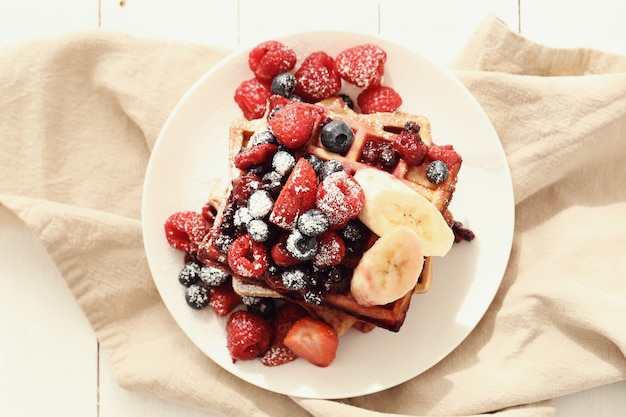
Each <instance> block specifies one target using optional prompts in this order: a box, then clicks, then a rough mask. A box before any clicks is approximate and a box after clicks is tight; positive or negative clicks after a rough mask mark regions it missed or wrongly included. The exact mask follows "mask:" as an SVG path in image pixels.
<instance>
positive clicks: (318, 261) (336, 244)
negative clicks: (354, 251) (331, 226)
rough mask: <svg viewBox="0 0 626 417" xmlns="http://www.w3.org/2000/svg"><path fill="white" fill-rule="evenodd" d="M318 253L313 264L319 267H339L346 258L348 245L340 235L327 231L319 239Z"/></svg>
mask: <svg viewBox="0 0 626 417" xmlns="http://www.w3.org/2000/svg"><path fill="white" fill-rule="evenodd" d="M317 240H318V243H317V252H316V253H315V256H313V263H314V264H315V265H317V266H333V265H339V264H340V263H341V261H343V258H344V257H345V256H346V244H345V242H344V241H343V239H342V237H341V236H340V235H339V233H337V232H335V231H334V230H327V231H326V232H324V233H322V234H321V235H319V236H318V237H317Z"/></svg>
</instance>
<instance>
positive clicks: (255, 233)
mask: <svg viewBox="0 0 626 417" xmlns="http://www.w3.org/2000/svg"><path fill="white" fill-rule="evenodd" d="M248 234H249V235H250V237H251V238H252V240H254V241H255V242H266V241H268V240H269V238H270V235H271V233H270V228H269V226H268V225H267V223H265V222H264V221H263V220H260V219H253V220H251V221H250V222H249V223H248Z"/></svg>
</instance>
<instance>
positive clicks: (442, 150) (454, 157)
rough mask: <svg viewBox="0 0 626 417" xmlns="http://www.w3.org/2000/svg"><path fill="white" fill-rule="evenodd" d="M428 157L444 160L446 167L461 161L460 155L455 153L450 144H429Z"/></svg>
mask: <svg viewBox="0 0 626 417" xmlns="http://www.w3.org/2000/svg"><path fill="white" fill-rule="evenodd" d="M428 158H429V159H431V160H433V161H436V160H440V161H443V162H445V164H446V165H447V166H448V168H451V167H452V166H453V165H454V164H457V163H459V162H461V155H459V154H458V153H456V151H455V150H454V148H453V147H452V145H431V146H429V147H428Z"/></svg>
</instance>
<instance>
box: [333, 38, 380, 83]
mask: <svg viewBox="0 0 626 417" xmlns="http://www.w3.org/2000/svg"><path fill="white" fill-rule="evenodd" d="M386 60H387V54H386V53H385V51H384V50H383V49H382V48H380V47H379V46H377V45H373V44H363V45H357V46H354V47H352V48H348V49H346V50H344V51H342V52H340V53H339V54H338V55H337V57H336V58H335V70H336V71H337V73H339V75H340V76H341V78H343V79H344V80H346V81H348V82H349V83H352V84H354V85H356V86H358V87H361V88H363V89H366V88H369V87H376V86H379V85H380V81H381V79H382V76H383V74H384V72H385V67H384V65H385V61H386Z"/></svg>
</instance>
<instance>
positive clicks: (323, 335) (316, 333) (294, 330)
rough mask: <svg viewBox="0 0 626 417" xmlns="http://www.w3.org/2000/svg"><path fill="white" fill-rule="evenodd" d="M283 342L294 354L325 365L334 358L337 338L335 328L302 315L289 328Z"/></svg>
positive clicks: (316, 363)
mask: <svg viewBox="0 0 626 417" xmlns="http://www.w3.org/2000/svg"><path fill="white" fill-rule="evenodd" d="M284 343H285V346H287V347H288V348H289V349H291V350H292V351H293V352H294V353H295V354H296V355H298V356H300V357H302V358H304V359H306V360H308V361H309V362H311V363H312V364H314V365H316V366H320V367H326V366H328V365H330V364H331V362H332V361H333V360H334V359H335V355H336V353H337V346H338V345H339V338H338V336H337V332H336V331H335V329H333V328H332V327H331V326H329V325H328V324H326V323H324V322H323V321H320V320H317V319H314V318H312V317H303V318H301V319H300V320H298V321H297V322H295V323H294V325H293V326H292V327H291V329H289V331H288V332H287V335H286V336H285V340H284Z"/></svg>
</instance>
